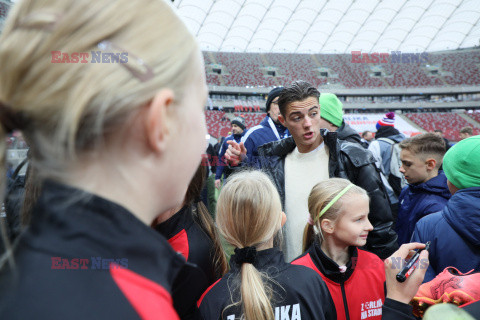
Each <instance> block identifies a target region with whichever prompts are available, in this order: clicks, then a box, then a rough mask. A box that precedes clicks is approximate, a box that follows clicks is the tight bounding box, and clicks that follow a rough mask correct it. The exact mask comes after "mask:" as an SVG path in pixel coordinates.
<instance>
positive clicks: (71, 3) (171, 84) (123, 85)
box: [0, 0, 200, 200]
mask: <svg viewBox="0 0 480 320" xmlns="http://www.w3.org/2000/svg"><path fill="white" fill-rule="evenodd" d="M53 51H60V52H62V53H67V54H68V55H70V57H73V55H74V53H77V54H78V53H90V54H91V56H92V60H93V53H92V52H96V53H98V52H102V53H107V54H108V55H109V54H110V53H113V54H115V53H117V52H118V51H121V52H123V53H125V52H126V53H127V55H128V57H127V60H128V61H125V60H123V62H122V63H120V62H118V61H117V62H115V63H103V62H104V61H101V62H102V63H93V61H89V60H90V58H87V59H88V60H87V63H81V62H79V63H53V62H55V61H57V60H55V59H54V57H53V53H52V52H53ZM195 55H198V56H199V57H200V51H199V49H198V46H197V44H196V42H195V40H194V37H193V36H192V35H191V34H190V33H189V32H188V30H187V28H186V26H185V25H184V24H183V22H182V21H181V20H180V18H179V17H178V16H177V15H176V14H174V12H173V11H172V8H171V5H170V4H169V3H168V2H166V1H164V0H157V1H150V0H137V1H131V0H115V1H111V0H95V1H94V0H22V1H18V2H16V3H15V4H14V5H13V7H12V8H11V10H10V13H9V15H8V17H7V20H6V22H5V27H4V29H3V32H2V34H1V36H0V77H1V79H2V80H1V82H0V121H1V123H0V124H1V125H0V174H2V175H4V173H2V172H4V170H5V166H6V164H5V152H6V142H5V140H6V139H5V138H6V134H7V133H8V131H9V130H11V129H21V130H22V133H23V135H24V137H25V140H26V141H27V142H28V144H29V146H30V148H31V153H32V158H31V161H30V163H29V164H30V165H31V166H34V167H35V169H36V173H37V174H38V176H39V179H43V178H46V177H48V178H53V179H56V180H60V181H65V180H66V177H67V176H68V174H69V170H68V167H69V166H70V165H72V164H73V163H75V161H78V160H79V159H80V158H81V156H85V155H87V154H88V156H89V157H100V155H102V154H104V153H106V152H107V151H106V150H105V148H104V147H105V145H106V144H105V142H106V141H107V140H108V138H109V137H112V136H116V137H118V136H121V135H122V134H127V131H128V130H127V129H128V125H126V123H130V122H129V120H130V119H132V118H134V117H135V116H136V115H138V114H139V113H140V111H141V106H144V105H146V104H147V103H149V102H150V101H151V100H152V99H153V98H154V96H155V95H156V94H157V93H158V91H159V90H160V89H162V88H170V89H171V90H172V91H173V92H174V95H175V101H174V103H175V106H177V105H179V103H178V102H180V101H182V99H183V97H184V95H185V91H186V87H187V85H189V83H190V82H189V79H190V78H191V75H192V73H193V70H194V69H193V67H192V63H191V61H192V59H194V58H195ZM80 60H81V59H80ZM97 62H98V61H97ZM124 62H125V63H124ZM12 124H14V125H15V126H14V127H11V125H12ZM91 160H92V159H91V158H89V161H91ZM4 183H5V179H1V184H0V192H2V194H3V190H4V188H5V185H4ZM0 200H2V199H0Z"/></svg>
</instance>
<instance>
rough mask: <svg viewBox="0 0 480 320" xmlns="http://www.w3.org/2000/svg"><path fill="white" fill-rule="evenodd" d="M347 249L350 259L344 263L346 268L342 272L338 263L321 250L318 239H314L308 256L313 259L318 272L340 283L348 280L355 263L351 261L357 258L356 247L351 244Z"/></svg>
mask: <svg viewBox="0 0 480 320" xmlns="http://www.w3.org/2000/svg"><path fill="white" fill-rule="evenodd" d="M348 250H349V255H350V260H349V261H348V263H347V265H346V267H347V270H346V271H345V272H344V273H342V272H340V269H339V265H338V264H337V263H336V262H335V261H333V260H332V259H330V258H329V257H328V256H327V255H326V254H325V253H324V252H323V251H322V249H321V247H320V244H319V243H318V241H315V242H314V243H313V245H312V247H310V250H309V251H310V256H311V258H312V260H313V261H314V263H315V265H316V266H317V267H318V269H319V270H320V272H322V273H323V274H324V275H325V276H326V277H327V278H329V279H330V280H332V281H334V282H336V283H342V282H345V281H346V280H348V279H349V278H350V277H351V275H352V274H353V271H354V270H355V266H356V263H352V262H353V261H356V259H357V258H358V250H357V248H356V247H353V246H352V247H349V248H348Z"/></svg>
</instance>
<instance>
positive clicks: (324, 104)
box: [319, 93, 343, 127]
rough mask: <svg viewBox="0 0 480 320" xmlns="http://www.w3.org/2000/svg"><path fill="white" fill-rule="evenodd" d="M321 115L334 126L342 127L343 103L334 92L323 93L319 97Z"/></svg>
mask: <svg viewBox="0 0 480 320" xmlns="http://www.w3.org/2000/svg"><path fill="white" fill-rule="evenodd" d="M319 103H320V117H322V118H323V119H325V120H327V121H328V122H330V123H331V124H333V125H334V126H337V127H340V126H341V125H342V122H343V110H342V108H343V104H342V102H341V101H340V100H338V98H337V96H336V95H334V94H333V93H322V94H321V95H320V99H319Z"/></svg>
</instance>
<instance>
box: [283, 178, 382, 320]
mask: <svg viewBox="0 0 480 320" xmlns="http://www.w3.org/2000/svg"><path fill="white" fill-rule="evenodd" d="M308 210H309V214H310V215H309V223H308V224H307V225H306V227H305V232H304V241H303V248H304V252H305V253H304V254H303V255H302V256H300V257H299V258H297V259H295V260H294V261H293V262H292V263H293V264H297V265H304V266H307V267H310V268H311V269H313V270H315V271H316V272H317V273H318V274H319V275H320V276H321V277H322V278H323V280H324V281H325V282H326V284H327V286H328V289H329V291H330V294H331V296H332V298H333V301H334V303H335V309H336V312H337V318H338V319H350V320H353V319H358V320H360V319H381V317H382V305H383V302H384V300H385V291H384V283H385V271H384V267H383V262H382V261H381V260H380V259H379V258H378V257H377V256H376V255H374V254H372V253H369V252H367V251H364V250H361V249H359V247H362V246H364V245H365V244H366V242H367V237H368V234H369V232H370V231H372V230H373V227H372V224H371V223H370V221H369V220H368V212H369V197H368V195H367V193H366V191H365V190H364V189H362V188H360V187H358V186H356V185H354V184H352V183H351V182H350V181H348V180H346V179H340V178H332V179H329V180H325V181H322V182H320V183H318V184H317V185H315V186H314V187H313V189H312V191H311V193H310V195H309V198H308Z"/></svg>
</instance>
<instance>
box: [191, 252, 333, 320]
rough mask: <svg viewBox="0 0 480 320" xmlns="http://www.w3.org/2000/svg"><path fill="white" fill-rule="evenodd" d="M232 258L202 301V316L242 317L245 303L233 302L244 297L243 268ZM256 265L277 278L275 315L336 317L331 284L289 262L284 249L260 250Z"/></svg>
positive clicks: (215, 319)
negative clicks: (233, 303) (242, 308)
mask: <svg viewBox="0 0 480 320" xmlns="http://www.w3.org/2000/svg"><path fill="white" fill-rule="evenodd" d="M230 261H231V262H230V267H231V270H230V271H229V272H228V273H227V274H226V275H225V276H223V277H222V278H221V279H220V280H218V281H217V282H215V283H214V284H213V285H212V286H210V287H209V288H208V289H207V290H206V291H205V292H204V293H203V295H202V297H201V298H200V300H199V301H198V303H197V305H198V307H199V315H198V319H202V320H220V319H222V320H230V319H240V317H241V315H242V310H241V306H238V305H236V306H234V305H232V302H237V301H239V300H240V297H239V290H240V289H239V288H240V268H239V265H237V264H236V263H234V261H235V255H233V256H232V258H231V259H230ZM254 266H255V267H256V268H257V269H258V270H259V271H260V272H264V273H266V274H267V275H268V276H269V277H270V278H271V279H273V281H271V282H270V283H269V285H270V286H271V288H272V292H273V298H272V306H273V312H274V314H275V319H302V320H310V319H311V320H313V319H315V320H323V319H336V314H335V308H334V305H333V301H332V298H331V296H330V294H329V292H328V288H327V286H326V285H325V282H324V281H322V279H321V277H319V276H318V275H317V274H316V273H315V272H313V271H311V270H309V269H308V268H304V267H302V266H294V265H291V264H289V263H286V262H285V261H284V257H283V253H282V252H281V251H279V250H278V249H275V248H273V249H267V250H262V251H258V253H257V259H256V261H255V263H254ZM231 294H232V295H233V296H231Z"/></svg>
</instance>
